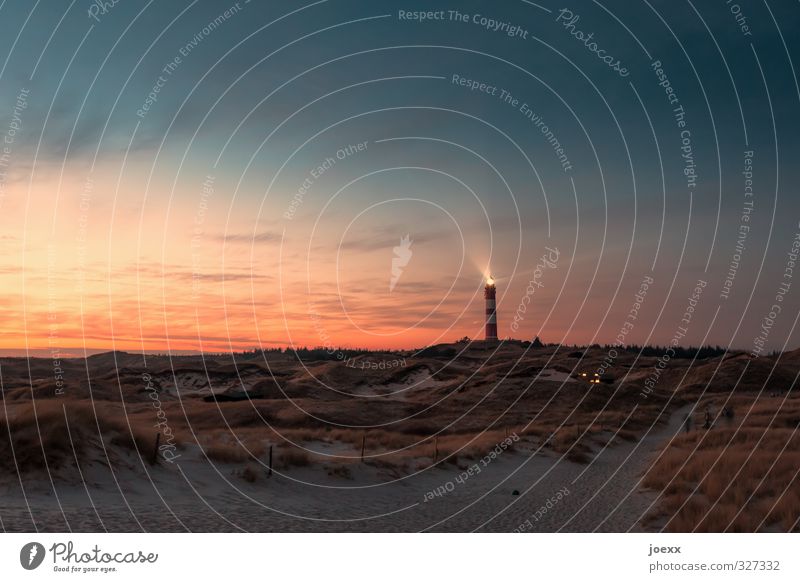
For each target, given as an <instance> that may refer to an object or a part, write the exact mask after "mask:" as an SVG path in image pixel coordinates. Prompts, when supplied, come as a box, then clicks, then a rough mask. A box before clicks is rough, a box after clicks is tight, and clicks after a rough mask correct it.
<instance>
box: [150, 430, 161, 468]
mask: <svg viewBox="0 0 800 582" xmlns="http://www.w3.org/2000/svg"><path fill="white" fill-rule="evenodd" d="M160 444H161V433H160V432H159V433H156V446H155V448H154V449H153V460H152V462H151V464H152V465H155V464H156V463H158V445H160Z"/></svg>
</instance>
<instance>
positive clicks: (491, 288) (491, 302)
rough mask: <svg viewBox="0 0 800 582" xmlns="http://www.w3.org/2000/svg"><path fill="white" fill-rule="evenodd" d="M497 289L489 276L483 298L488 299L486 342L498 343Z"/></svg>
mask: <svg viewBox="0 0 800 582" xmlns="http://www.w3.org/2000/svg"><path fill="white" fill-rule="evenodd" d="M496 295H497V287H496V286H495V284H494V278H493V277H492V276H491V275H489V276H488V277H487V278H486V287H484V289H483V296H484V298H485V299H486V341H487V342H496V341H497V303H496V300H495V297H496Z"/></svg>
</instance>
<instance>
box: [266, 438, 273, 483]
mask: <svg viewBox="0 0 800 582" xmlns="http://www.w3.org/2000/svg"><path fill="white" fill-rule="evenodd" d="M267 476H268V477H272V445H270V446H269V473H268V474H267Z"/></svg>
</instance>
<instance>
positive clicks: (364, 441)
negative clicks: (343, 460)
mask: <svg viewBox="0 0 800 582" xmlns="http://www.w3.org/2000/svg"><path fill="white" fill-rule="evenodd" d="M366 448H367V435H366V433H365V434H364V436H362V437H361V462H362V463H363V462H364V450H365V449H366Z"/></svg>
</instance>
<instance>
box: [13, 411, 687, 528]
mask: <svg viewBox="0 0 800 582" xmlns="http://www.w3.org/2000/svg"><path fill="white" fill-rule="evenodd" d="M684 414H685V411H684V410H681V411H678V412H676V413H675V414H673V416H672V419H671V420H670V422H669V423H668V424H667V425H666V426H663V427H659V428H658V429H655V430H653V431H652V432H651V433H650V434H648V435H647V436H646V437H645V438H643V439H642V440H641V441H639V442H638V443H625V444H620V445H617V446H615V447H611V448H608V449H605V450H604V451H603V452H602V453H600V455H599V456H598V457H597V458H596V459H595V460H594V461H593V462H592V463H591V465H589V466H587V465H580V464H576V463H572V462H569V461H566V460H561V459H560V458H558V457H555V456H553V455H552V454H546V455H542V454H539V455H535V456H530V454H529V452H528V450H529V448H530V445H529V444H528V445H526V444H525V443H524V442H521V443H520V444H519V445H518V448H517V450H516V451H513V452H512V451H507V452H504V453H502V455H500V456H499V457H498V458H497V459H496V460H494V461H493V462H491V463H490V464H489V465H488V466H487V467H485V468H483V469H482V470H481V471H480V473H478V474H475V475H473V476H471V477H469V478H468V479H466V480H465V481H464V482H463V483H456V482H455V478H456V477H457V476H458V475H459V474H461V470H459V469H457V468H456V467H454V466H452V465H447V466H446V467H447V468H440V467H436V468H432V469H430V470H427V471H425V472H423V473H421V474H418V475H416V476H414V477H411V478H407V479H403V480H400V481H394V482H392V483H388V484H386V481H390V480H392V478H391V477H390V476H388V475H386V474H381V473H380V471H379V470H378V469H377V468H374V467H369V466H365V465H360V464H356V465H354V466H353V471H352V473H353V475H352V477H353V478H352V479H345V478H341V477H328V476H327V475H326V474H325V473H324V471H322V470H321V469H320V467H318V466H317V467H310V468H304V469H295V470H293V471H291V472H290V473H289V476H288V477H287V476H279V475H273V477H272V478H270V479H266V478H264V479H260V480H259V481H257V482H256V483H253V484H251V483H246V482H245V481H243V480H242V479H240V478H239V477H236V476H233V475H232V474H231V473H232V471H233V470H234V469H233V467H231V466H224V465H223V466H220V468H219V470H220V473H221V475H219V474H217V473H216V472H215V471H214V469H213V468H211V467H210V466H209V465H208V464H207V463H205V462H202V461H200V460H196V461H192V460H187V461H185V462H184V463H183V464H181V465H180V467H178V468H176V467H171V468H170V469H166V468H162V469H160V470H158V471H156V472H154V473H153V480H154V482H155V484H156V487H157V488H158V492H159V493H160V495H161V496H162V497H163V501H162V499H160V498H159V495H157V494H156V493H155V490H154V488H153V486H152V485H150V484H149V483H148V480H147V479H146V478H142V477H141V476H139V477H138V478H135V479H133V478H127V479H121V480H120V481H121V485H122V487H123V491H124V499H123V496H122V495H121V494H120V493H119V491H117V490H116V487H115V485H114V483H113V481H112V480H111V479H109V478H105V477H104V475H103V471H102V470H99V469H96V470H95V471H94V473H96V474H92V475H89V476H88V480H89V481H90V482H91V483H92V484H91V486H90V487H89V491H88V494H87V491H86V489H85V488H84V487H83V486H82V485H80V484H77V485H75V484H72V485H59V486H58V494H59V498H60V501H61V504H62V506H63V507H64V508H65V513H66V516H63V515H62V514H61V512H60V510H59V509H58V504H57V503H56V499H55V496H54V495H53V494H52V492H49V495H48V494H46V493H42V492H39V493H35V494H30V493H29V496H28V502H29V503H30V505H31V506H32V507H34V508H35V509H34V510H33V512H32V513H33V516H31V513H29V511H28V509H27V507H26V503H25V499H24V498H23V496H22V494H21V491H20V489H19V485H18V484H16V485H15V484H14V483H13V482H12V483H11V484H10V485H7V486H5V487H2V488H0V519H1V520H2V526H3V528H4V529H5V530H6V531H34V530H35V529H38V530H39V531H63V530H65V529H71V530H73V531H103V530H108V531H140V530H145V531H186V530H190V531H238V530H240V529H241V530H246V531H422V530H429V531H473V530H478V531H513V530H515V529H516V528H519V527H520V526H521V525H523V524H526V520H528V522H527V525H526V530H527V531H541V532H552V531H594V530H598V531H626V530H628V529H631V528H633V529H637V524H636V520H637V519H638V518H639V517H640V516H641V515H642V514H643V512H644V511H645V510H646V509H647V507H648V506H649V505H650V503H651V502H652V501H653V499H654V497H655V496H654V494H652V493H647V492H642V491H640V490H638V488H637V487H636V484H637V482H638V480H639V478H640V477H641V475H642V473H643V472H644V470H645V469H646V467H647V466H648V465H649V463H650V462H651V460H652V455H653V454H654V453H655V452H656V451H657V450H658V448H659V447H660V446H661V444H662V443H663V442H664V441H665V439H668V438H670V437H671V436H672V435H674V434H675V433H677V432H679V431H680V430H681V428H682V419H683V417H684ZM187 456H188V455H187ZM473 462H476V461H468V462H465V463H464V465H469V464H471V463H473ZM479 465H480V463H479ZM105 472H106V473H107V472H108V471H107V469H105ZM226 480H227V482H226ZM298 480H307V481H313V480H316V481H317V483H318V485H319V486H312V485H308V484H303V483H300V482H299V481H298ZM229 483H230V484H229ZM448 483H450V484H451V485H447V484H448ZM371 484H378V485H377V486H368V485H371ZM442 486H447V487H448V489H451V491H449V492H447V493H445V494H444V495H442V496H437V497H433V498H432V499H431V500H430V501H427V502H426V501H425V497H426V493H427V492H429V491H432V490H435V489H436V488H437V487H442ZM234 487H235V488H234ZM564 488H566V490H568V491H569V493H568V494H567V495H565V496H563V498H562V499H561V500H560V501H558V502H557V503H555V504H554V505H553V507H552V508H551V509H548V510H547V512H546V513H544V514H543V515H540V517H539V518H538V520H537V519H534V518H535V517H536V514H537V510H539V508H540V507H541V506H542V505H544V504H545V502H546V501H547V500H548V499H549V498H551V497H553V496H554V495H556V494H557V492H558V491H562V492H563V491H564V490H565V489H564ZM514 490H518V491H519V492H521V493H522V494H521V495H513V494H512V493H513V491H514ZM219 492H225V493H224V494H220V493H219ZM89 495H91V500H90V498H89ZM562 495H563V493H562ZM428 497H430V496H428ZM126 501H127V504H128V505H130V507H131V510H129V509H128V508H127V506H126ZM34 524H35V525H34Z"/></svg>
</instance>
